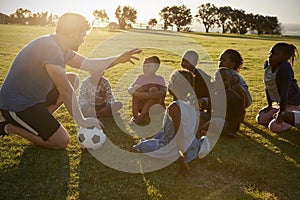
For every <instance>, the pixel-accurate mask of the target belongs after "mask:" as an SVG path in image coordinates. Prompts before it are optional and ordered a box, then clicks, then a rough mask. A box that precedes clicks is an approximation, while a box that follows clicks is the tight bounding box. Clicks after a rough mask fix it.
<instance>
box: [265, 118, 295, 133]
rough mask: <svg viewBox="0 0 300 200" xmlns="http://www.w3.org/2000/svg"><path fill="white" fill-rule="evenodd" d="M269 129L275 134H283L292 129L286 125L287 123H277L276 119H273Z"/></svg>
mask: <svg viewBox="0 0 300 200" xmlns="http://www.w3.org/2000/svg"><path fill="white" fill-rule="evenodd" d="M268 128H269V129H270V130H271V131H273V132H275V133H280V132H283V131H286V130H288V129H290V128H291V125H290V124H288V123H286V122H281V123H277V122H276V119H273V120H272V121H271V122H270V123H269V126H268Z"/></svg>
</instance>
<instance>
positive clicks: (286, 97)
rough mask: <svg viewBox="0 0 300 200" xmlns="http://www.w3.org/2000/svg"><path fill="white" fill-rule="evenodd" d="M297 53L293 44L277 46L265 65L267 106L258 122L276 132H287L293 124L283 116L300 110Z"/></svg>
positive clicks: (259, 116)
mask: <svg viewBox="0 0 300 200" xmlns="http://www.w3.org/2000/svg"><path fill="white" fill-rule="evenodd" d="M296 52H297V48H296V47H295V46H294V45H293V44H287V43H277V44H275V45H274V46H273V47H272V48H271V50H270V54H269V57H268V61H266V62H265V65H264V70H265V71H264V83H265V90H266V98H267V102H268V105H267V106H265V107H264V108H262V109H261V110H260V111H259V113H258V114H257V116H256V121H257V122H258V123H259V124H262V125H265V126H268V128H269V129H270V130H271V131H273V132H283V131H286V130H288V129H289V128H290V127H291V125H292V124H289V123H286V122H284V121H282V113H284V112H286V111H288V112H293V111H300V107H299V106H300V91H299V86H298V84H297V81H296V79H295V77H294V71H293V69H292V65H293V64H294V59H295V57H296Z"/></svg>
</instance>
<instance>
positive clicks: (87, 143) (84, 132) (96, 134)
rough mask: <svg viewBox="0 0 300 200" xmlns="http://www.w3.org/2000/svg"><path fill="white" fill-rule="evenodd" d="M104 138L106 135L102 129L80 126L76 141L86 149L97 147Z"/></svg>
mask: <svg viewBox="0 0 300 200" xmlns="http://www.w3.org/2000/svg"><path fill="white" fill-rule="evenodd" d="M105 140H106V135H105V133H104V132H103V130H102V129H99V128H96V127H93V128H82V127H81V128H80V129H79V130H78V133H77V141H78V142H79V144H80V145H81V146H82V147H84V148H87V149H91V150H96V149H99V148H100V147H101V146H102V144H103V143H104V142H105Z"/></svg>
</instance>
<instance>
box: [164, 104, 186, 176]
mask: <svg viewBox="0 0 300 200" xmlns="http://www.w3.org/2000/svg"><path fill="white" fill-rule="evenodd" d="M168 109H169V115H170V117H171V118H172V120H173V123H174V128H175V132H176V136H175V141H176V144H177V149H178V154H179V158H178V161H179V164H180V170H179V172H180V173H181V174H183V175H187V174H189V173H190V169H189V166H188V164H187V163H186V162H185V161H184V154H183V153H184V133H183V130H182V128H181V126H180V123H181V112H180V108H179V106H178V105H177V104H176V103H172V104H171V105H170V106H169V108H168Z"/></svg>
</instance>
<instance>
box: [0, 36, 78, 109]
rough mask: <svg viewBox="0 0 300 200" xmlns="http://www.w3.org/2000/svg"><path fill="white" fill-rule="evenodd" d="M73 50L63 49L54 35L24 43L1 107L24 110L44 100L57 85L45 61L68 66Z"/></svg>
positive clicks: (5, 84)
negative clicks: (25, 44) (67, 62)
mask: <svg viewBox="0 0 300 200" xmlns="http://www.w3.org/2000/svg"><path fill="white" fill-rule="evenodd" d="M74 55H75V54H74V52H73V51H66V52H64V51H63V49H62V48H61V47H60V46H59V44H58V43H57V41H56V39H55V37H54V35H47V36H42V37H39V38H37V39H35V40H33V41H32V42H30V43H29V44H28V45H27V46H25V47H24V48H23V49H22V50H21V51H20V52H19V53H18V55H17V56H16V58H15V60H14V61H13V63H12V66H11V67H10V70H9V72H8V74H7V76H6V78H5V80H4V82H3V85H2V88H1V90H0V108H1V109H4V110H10V111H14V112H19V111H23V110H25V109H26V108H29V107H31V106H33V105H35V104H37V103H41V102H44V101H45V99H46V96H47V94H48V92H49V91H50V90H51V89H52V88H53V87H54V84H53V81H52V79H51V78H50V76H49V75H48V72H47V70H46V68H45V64H54V65H59V66H61V67H62V68H65V65H66V61H67V60H68V59H71V58H72V57H73V56H74Z"/></svg>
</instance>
